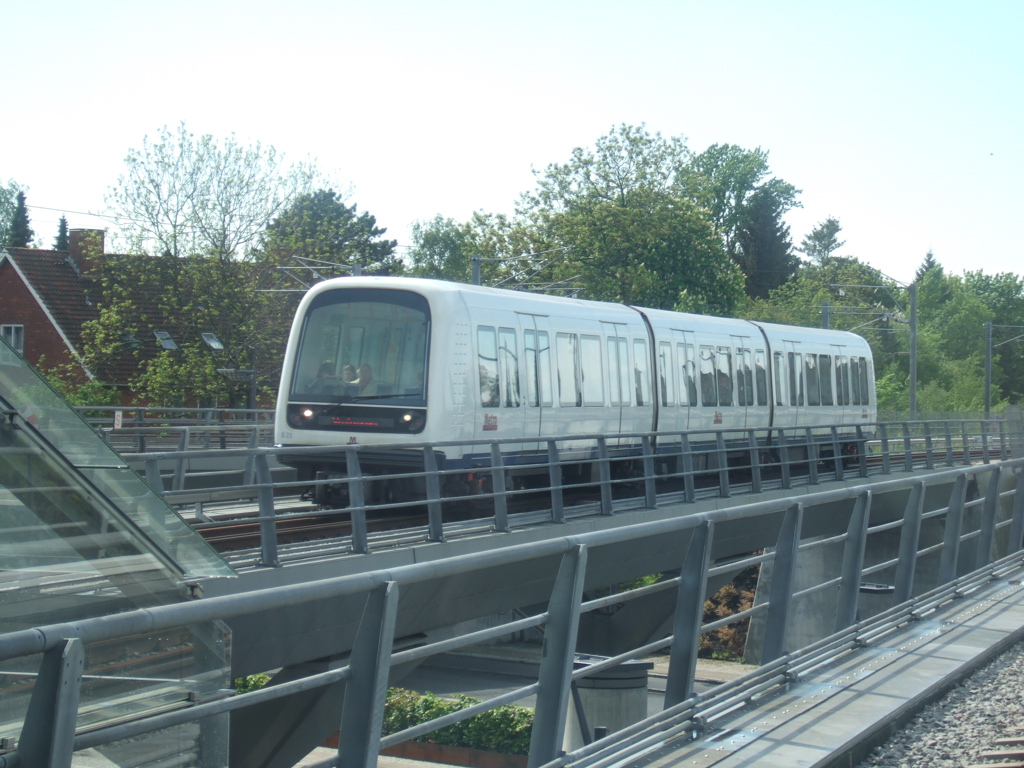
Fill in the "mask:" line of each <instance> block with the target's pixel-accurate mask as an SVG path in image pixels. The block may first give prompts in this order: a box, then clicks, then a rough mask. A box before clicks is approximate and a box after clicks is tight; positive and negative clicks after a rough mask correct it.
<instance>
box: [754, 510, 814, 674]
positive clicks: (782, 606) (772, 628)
mask: <svg viewBox="0 0 1024 768" xmlns="http://www.w3.org/2000/svg"><path fill="white" fill-rule="evenodd" d="M803 516H804V505H803V504H802V503H800V502H797V503H796V504H792V505H790V506H789V507H788V508H787V509H786V514H785V517H784V518H783V521H782V527H781V528H780V529H779V539H778V542H777V544H776V547H775V559H774V561H773V563H772V581H771V586H770V587H769V589H768V617H767V619H766V620H765V624H764V646H763V647H762V649H761V663H762V664H765V663H767V662H769V661H773V660H775V659H777V658H778V657H779V656H782V655H783V654H784V653H786V632H787V629H788V627H789V615H790V610H791V608H792V605H793V585H794V584H795V580H796V572H797V557H798V555H799V553H800V530H801V528H802V526H803Z"/></svg>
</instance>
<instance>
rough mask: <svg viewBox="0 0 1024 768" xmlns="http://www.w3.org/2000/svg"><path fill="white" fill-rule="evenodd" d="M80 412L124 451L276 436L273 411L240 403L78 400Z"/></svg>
mask: <svg viewBox="0 0 1024 768" xmlns="http://www.w3.org/2000/svg"><path fill="white" fill-rule="evenodd" d="M74 410H75V412H77V413H78V414H79V415H80V416H81V417H82V418H83V419H85V420H86V422H87V423H88V424H89V425H91V426H92V427H93V428H94V429H96V431H97V432H99V434H100V435H102V436H103V438H104V439H105V440H106V441H107V442H108V443H109V444H110V445H111V446H112V447H113V448H114V449H115V450H117V451H119V452H121V453H145V452H146V451H147V450H167V449H174V448H175V447H176V446H177V445H178V443H179V442H180V441H181V436H182V435H186V439H185V442H184V449H193V448H194V449H201V448H222V449H223V448H237V447H239V446H243V447H244V446H246V445H248V444H249V441H250V438H249V435H251V434H252V433H253V432H255V433H256V434H257V435H258V439H257V445H270V444H271V443H272V442H273V439H274V411H272V410H252V409H242V408H150V407H119V406H93V405H89V406H75V407H74Z"/></svg>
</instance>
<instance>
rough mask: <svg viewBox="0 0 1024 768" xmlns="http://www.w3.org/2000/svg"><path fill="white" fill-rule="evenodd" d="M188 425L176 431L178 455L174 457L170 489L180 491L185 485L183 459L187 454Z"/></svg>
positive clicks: (184, 459) (185, 458)
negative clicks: (172, 479)
mask: <svg viewBox="0 0 1024 768" xmlns="http://www.w3.org/2000/svg"><path fill="white" fill-rule="evenodd" d="M187 452H188V427H182V429H181V432H180V433H178V455H177V456H176V457H175V459H174V481H173V482H172V483H171V490H174V491H180V490H182V489H183V488H184V487H185V461H186V460H187V456H188V453H187Z"/></svg>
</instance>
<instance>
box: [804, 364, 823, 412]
mask: <svg viewBox="0 0 1024 768" xmlns="http://www.w3.org/2000/svg"><path fill="white" fill-rule="evenodd" d="M804 378H805V379H806V380H807V404H808V405H821V388H820V386H819V383H818V356H817V355H811V354H807V355H804Z"/></svg>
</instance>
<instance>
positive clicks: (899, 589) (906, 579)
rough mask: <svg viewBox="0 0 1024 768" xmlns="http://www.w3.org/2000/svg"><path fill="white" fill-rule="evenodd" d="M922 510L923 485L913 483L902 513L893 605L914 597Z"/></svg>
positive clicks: (921, 483)
mask: <svg viewBox="0 0 1024 768" xmlns="http://www.w3.org/2000/svg"><path fill="white" fill-rule="evenodd" d="M923 510H924V483H923V482H917V483H914V488H913V490H911V492H910V498H909V499H907V506H906V509H904V511H903V527H902V528H901V529H900V550H899V559H898V560H897V561H896V578H895V589H893V598H892V600H893V605H899V604H900V603H905V602H906V601H907V600H909V599H910V598H911V597H913V596H914V573H915V572H916V571H917V543H918V540H919V539H920V537H921V513H922V512H923Z"/></svg>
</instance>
